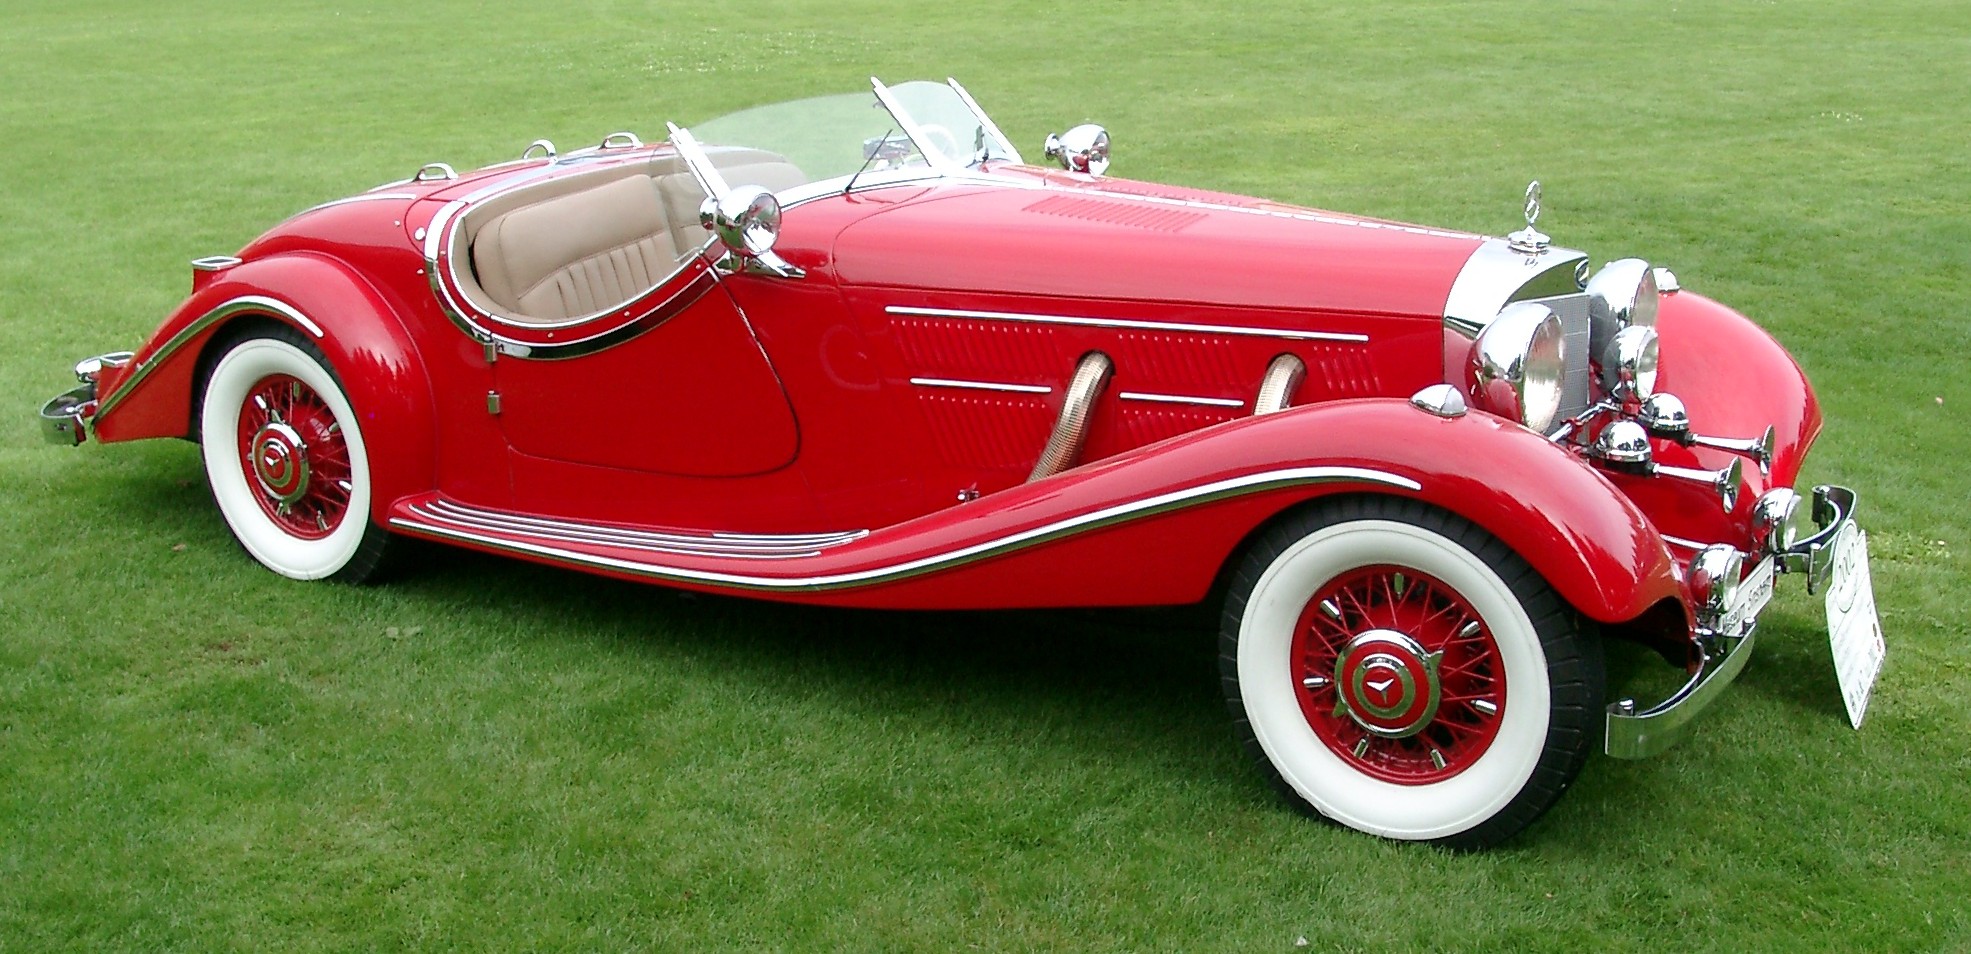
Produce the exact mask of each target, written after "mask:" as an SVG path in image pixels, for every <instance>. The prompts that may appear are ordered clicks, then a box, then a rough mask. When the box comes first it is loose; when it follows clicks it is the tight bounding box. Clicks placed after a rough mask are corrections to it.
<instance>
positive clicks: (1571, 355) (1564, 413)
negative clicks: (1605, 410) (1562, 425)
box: [1533, 294, 1593, 420]
mask: <svg viewBox="0 0 1971 954" xmlns="http://www.w3.org/2000/svg"><path fill="white" fill-rule="evenodd" d="M1533 300H1534V301H1537V302H1539V303H1540V304H1542V305H1545V306H1547V307H1548V308H1551V309H1553V313H1554V316H1555V317H1557V318H1559V319H1560V333H1561V341H1562V344H1561V358H1562V360H1564V361H1566V362H1567V374H1566V375H1565V376H1564V377H1562V378H1561V388H1560V416H1559V417H1557V418H1555V420H1566V419H1567V418H1570V417H1574V416H1576V415H1578V414H1580V413H1581V412H1582V411H1585V410H1587V409H1588V405H1589V404H1590V403H1592V395H1593V388H1591V387H1590V381H1589V379H1588V375H1589V369H1588V357H1589V355H1588V296H1587V295H1585V294H1582V295H1556V296H1554V297H1552V298H1535V299H1533Z"/></svg>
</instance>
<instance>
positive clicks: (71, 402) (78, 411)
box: [41, 383, 96, 447]
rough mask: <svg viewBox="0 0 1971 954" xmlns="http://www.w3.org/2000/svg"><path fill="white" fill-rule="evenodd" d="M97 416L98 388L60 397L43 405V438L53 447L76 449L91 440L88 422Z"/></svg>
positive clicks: (76, 389)
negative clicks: (89, 438) (75, 447)
mask: <svg viewBox="0 0 1971 954" xmlns="http://www.w3.org/2000/svg"><path fill="white" fill-rule="evenodd" d="M95 416H96V385H95V384H93V383H92V384H85V385H82V386H81V387H78V388H75V389H74V390H70V391H66V392H63V393H61V394H57V395H55V396H54V397H53V398H51V399H49V401H48V403H46V404H43V405H41V436H42V437H43V438H45V439H46V440H47V441H48V443H50V444H60V445H62V446H64V447H74V446H75V445H77V444H80V443H82V442H83V441H85V440H88V437H89V419H90V418H92V417H95Z"/></svg>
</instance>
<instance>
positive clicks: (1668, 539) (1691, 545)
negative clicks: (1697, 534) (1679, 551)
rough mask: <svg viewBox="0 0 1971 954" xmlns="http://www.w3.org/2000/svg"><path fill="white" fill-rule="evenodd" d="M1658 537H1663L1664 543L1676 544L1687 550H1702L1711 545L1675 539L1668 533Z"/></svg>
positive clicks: (1682, 538)
mask: <svg viewBox="0 0 1971 954" xmlns="http://www.w3.org/2000/svg"><path fill="white" fill-rule="evenodd" d="M1657 536H1659V537H1662V538H1663V542H1664V543H1670V544H1675V545H1676V546H1680V547H1683V548H1684V549H1686V550H1702V549H1704V548H1705V547H1708V546H1710V545H1711V544H1708V543H1699V542H1698V541H1696V540H1689V539H1685V538H1684V537H1673V536H1671V535H1669V534H1667V533H1659V534H1657Z"/></svg>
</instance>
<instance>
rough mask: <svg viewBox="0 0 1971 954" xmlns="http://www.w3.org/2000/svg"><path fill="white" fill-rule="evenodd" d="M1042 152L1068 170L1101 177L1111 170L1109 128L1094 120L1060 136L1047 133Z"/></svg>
mask: <svg viewBox="0 0 1971 954" xmlns="http://www.w3.org/2000/svg"><path fill="white" fill-rule="evenodd" d="M1041 151H1042V152H1043V153H1044V154H1045V155H1046V156H1047V158H1049V159H1052V160H1054V161H1055V162H1058V163H1060V164H1061V168H1063V169H1066V170H1068V171H1069V172H1086V173H1088V174H1089V175H1091V176H1099V175H1101V174H1102V173H1105V172H1107V171H1109V131H1108V130H1106V129H1103V128H1102V127H1100V126H1097V125H1095V124H1094V123H1083V124H1082V125H1079V126H1076V127H1074V128H1073V129H1070V130H1068V131H1067V132H1064V133H1061V134H1060V135H1055V134H1053V133H1048V134H1047V143H1046V145H1045V146H1044V147H1043V148H1042V150H1041Z"/></svg>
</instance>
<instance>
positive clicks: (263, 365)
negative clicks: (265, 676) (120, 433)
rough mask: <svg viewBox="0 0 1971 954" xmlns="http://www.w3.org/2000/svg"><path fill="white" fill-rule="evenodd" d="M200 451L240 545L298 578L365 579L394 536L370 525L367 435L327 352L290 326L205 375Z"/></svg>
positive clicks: (240, 348)
mask: <svg viewBox="0 0 1971 954" xmlns="http://www.w3.org/2000/svg"><path fill="white" fill-rule="evenodd" d="M199 434H200V444H201V453H202V455H203V457H204V459H205V472H206V478H207V480H208V481H209V482H210V484H211V486H212V499H213V500H214V501H215V502H216V503H217V504H218V505H219V512H220V514H221V515H223V516H224V517H225V519H226V525H227V526H228V527H230V528H231V529H232V532H233V536H234V538H235V539H237V540H239V542H240V545H241V546H242V547H244V548H245V549H246V552H247V553H249V554H251V555H252V556H253V558H254V559H256V560H259V561H260V562H261V563H262V564H264V565H265V566H266V567H267V568H268V569H270V570H273V571H274V572H276V573H279V574H281V575H282V576H286V577H291V578H294V579H297V580H315V579H323V578H334V579H339V580H345V581H350V582H355V581H360V580H362V579H364V578H366V577H368V576H369V575H370V574H371V573H372V572H373V571H374V570H375V569H376V568H377V566H378V564H379V563H380V561H381V559H382V557H383V552H384V549H385V544H386V543H387V542H388V540H389V535H388V534H387V533H385V532H384V531H383V530H382V528H380V527H377V526H376V525H375V524H373V523H372V522H371V520H370V466H369V453H368V449H367V447H366V446H365V445H364V443H363V433H362V428H361V426H360V425H359V422H358V420H357V417H356V413H355V411H354V410H353V409H352V408H351V407H350V405H349V399H348V397H347V396H345V395H344V393H343V390H342V383H341V381H339V380H338V379H337V378H336V376H335V373H334V372H333V371H332V370H330V368H329V363H328V359H327V358H326V357H324V356H323V354H322V352H321V350H320V349H318V348H316V347H315V346H314V344H313V343H312V342H310V341H308V340H307V339H306V338H303V337H301V336H300V335H299V334H297V333H295V332H293V331H292V330H289V329H286V328H273V329H265V330H262V331H259V332H257V333H256V334H255V335H253V336H251V337H244V338H241V339H239V340H238V341H236V342H234V343H232V344H231V345H228V346H226V347H225V349H224V351H223V352H222V353H221V354H220V356H219V359H218V360H217V361H216V362H215V363H214V364H213V365H212V367H211V370H210V371H208V372H207V374H206V377H205V389H204V394H203V398H202V403H201V405H200V408H199Z"/></svg>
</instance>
